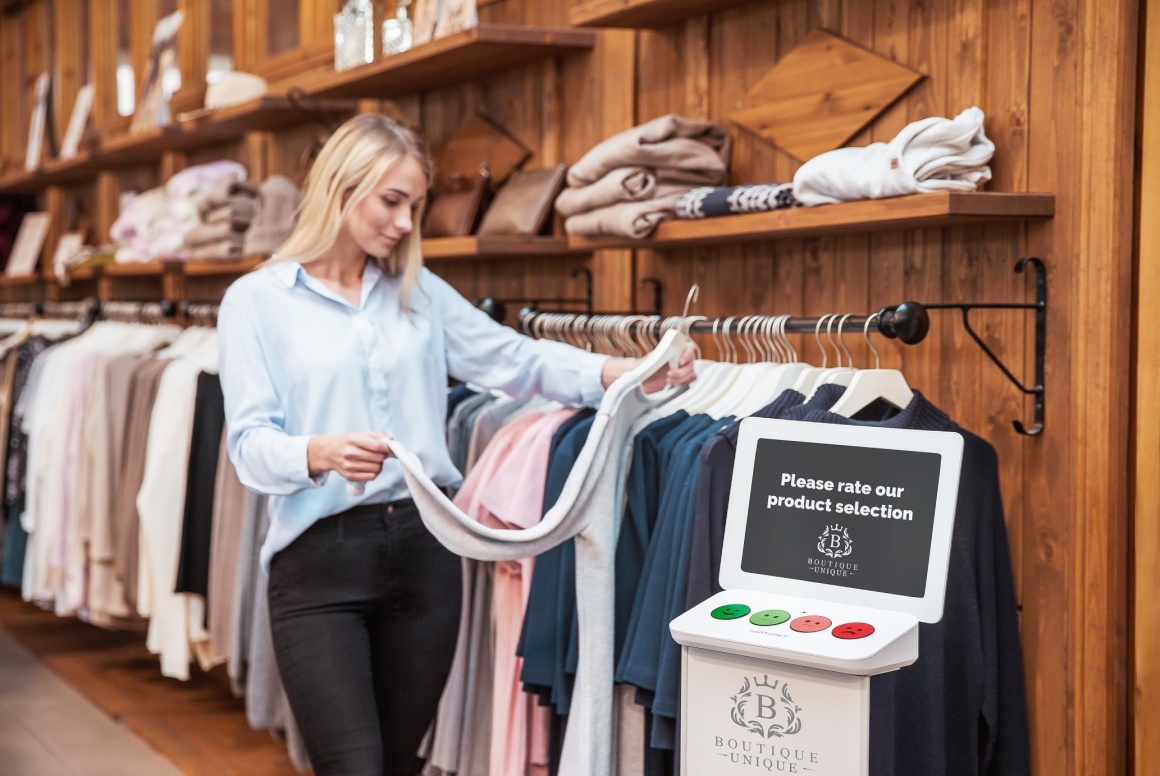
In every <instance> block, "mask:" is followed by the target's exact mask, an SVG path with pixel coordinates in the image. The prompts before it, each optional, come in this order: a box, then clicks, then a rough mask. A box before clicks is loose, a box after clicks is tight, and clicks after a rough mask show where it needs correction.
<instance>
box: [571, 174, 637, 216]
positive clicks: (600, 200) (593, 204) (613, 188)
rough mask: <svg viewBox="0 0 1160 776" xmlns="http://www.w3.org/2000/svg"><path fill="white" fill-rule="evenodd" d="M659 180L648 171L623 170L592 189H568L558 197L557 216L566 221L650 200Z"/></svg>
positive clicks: (597, 182)
mask: <svg viewBox="0 0 1160 776" xmlns="http://www.w3.org/2000/svg"><path fill="white" fill-rule="evenodd" d="M656 187H657V176H656V174H655V173H653V171H652V170H650V169H648V168H646V167H620V168H618V169H615V170H613V171H612V172H610V173H608V174H607V175H605V176H604V177H603V178H601V179H600V180H598V181H596V182H595V183H593V184H591V185H589V186H581V187H579V188H572V187H569V188H566V189H564V190H563V191H561V192H560V196H558V197H556V212H557V213H559V214H560V215H562V216H563V217H564V218H569V217H571V216H574V215H577V214H578V213H584V212H586V211H588V210H596V209H597V208H601V207H607V206H608V205H613V204H616V203H617V202H637V201H640V200H642V199H648V198H650V197H651V196H652V195H653V192H655V191H656Z"/></svg>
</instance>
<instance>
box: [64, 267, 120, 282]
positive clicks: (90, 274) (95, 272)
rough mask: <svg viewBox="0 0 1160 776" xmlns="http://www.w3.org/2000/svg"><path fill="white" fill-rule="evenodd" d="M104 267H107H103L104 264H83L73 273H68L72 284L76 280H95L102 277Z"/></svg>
mask: <svg viewBox="0 0 1160 776" xmlns="http://www.w3.org/2000/svg"><path fill="white" fill-rule="evenodd" d="M104 266H106V265H103V264H82V265H81V266H79V267H76V268H74V269H73V270H72V271H71V272H69V273H68V279H69V282H72V281H74V280H93V279H94V278H96V277H98V276H100V274H101V269H102V268H103V267H104ZM108 266H113V265H111V264H110V265H108Z"/></svg>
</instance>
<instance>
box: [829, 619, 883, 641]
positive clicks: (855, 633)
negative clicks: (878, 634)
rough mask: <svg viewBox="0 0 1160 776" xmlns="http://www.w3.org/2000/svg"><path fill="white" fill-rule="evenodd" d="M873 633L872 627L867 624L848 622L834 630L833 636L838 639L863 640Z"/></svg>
mask: <svg viewBox="0 0 1160 776" xmlns="http://www.w3.org/2000/svg"><path fill="white" fill-rule="evenodd" d="M873 632H874V626H873V625H871V624H870V623H868V622H848V623H846V624H844V625H839V626H838V627H837V628H834V635H835V636H836V637H838V638H839V639H864V638H866V637H867V636H869V635H870V634H871V633H873Z"/></svg>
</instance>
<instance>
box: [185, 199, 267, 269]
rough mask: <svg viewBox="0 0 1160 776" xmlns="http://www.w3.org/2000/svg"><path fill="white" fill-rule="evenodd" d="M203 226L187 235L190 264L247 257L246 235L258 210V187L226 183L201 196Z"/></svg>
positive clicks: (198, 201) (186, 249) (199, 210)
mask: <svg viewBox="0 0 1160 776" xmlns="http://www.w3.org/2000/svg"><path fill="white" fill-rule="evenodd" d="M194 202H195V204H196V206H197V212H198V215H199V217H200V219H201V223H199V224H198V225H197V226H195V227H194V228H193V229H191V230H189V231H188V232H186V234H185V251H184V252H185V256H186V258H187V259H189V260H190V261H228V260H231V259H240V258H242V256H244V255H245V251H244V248H245V235H246V230H247V229H249V228H250V222H251V221H253V220H254V215H255V214H256V213H257V210H258V185H257V184H255V183H251V182H250V181H238V180H223V181H220V182H218V183H215V184H213V185H211V186H206V187H205V188H204V189H202V190H201V191H200V192H198V194H197V196H196V198H195V199H194Z"/></svg>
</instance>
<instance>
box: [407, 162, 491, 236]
mask: <svg viewBox="0 0 1160 776" xmlns="http://www.w3.org/2000/svg"><path fill="white" fill-rule="evenodd" d="M490 179H491V174H490V173H489V172H488V170H487V168H486V167H481V168H480V169H479V172H477V173H476V174H475V175H473V176H472V177H471V178H464V177H463V176H461V175H460V176H453V177H452V178H451V179H450V180H449V181H448V182H447V184H446V187H445V188H444V190H443V191H441V192H440V193H439V194H437V195H435V198H434V199H433V200H432V201H431V204H430V205H428V206H427V215H426V217H425V218H424V219H423V237H424V238H430V237H466V236H467V235H469V234H471V233H472V232H474V231H475V225H476V224H477V223H478V222H479V216H480V214H481V213H482V212H483V208H484V198H485V197H486V196H487V192H488V185H489V182H490Z"/></svg>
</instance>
